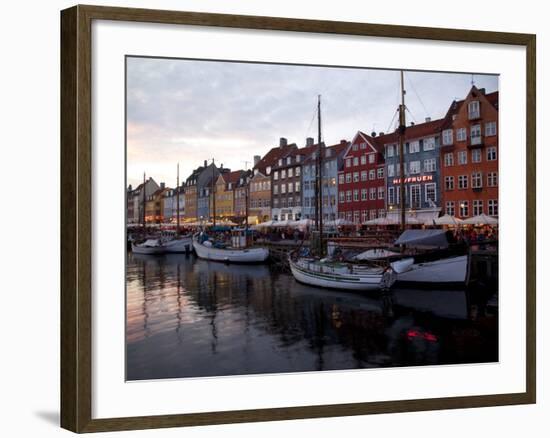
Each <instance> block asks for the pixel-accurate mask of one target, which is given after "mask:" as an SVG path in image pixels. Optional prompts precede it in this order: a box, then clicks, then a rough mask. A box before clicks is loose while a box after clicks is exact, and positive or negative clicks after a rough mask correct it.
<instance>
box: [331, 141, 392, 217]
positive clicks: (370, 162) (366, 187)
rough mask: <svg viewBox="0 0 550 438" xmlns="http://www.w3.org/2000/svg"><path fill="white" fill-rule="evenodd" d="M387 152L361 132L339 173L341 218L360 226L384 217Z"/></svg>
mask: <svg viewBox="0 0 550 438" xmlns="http://www.w3.org/2000/svg"><path fill="white" fill-rule="evenodd" d="M384 172H385V170H384V149H383V146H380V145H379V144H378V142H377V141H376V139H375V138H373V137H371V136H369V135H367V134H365V133H363V132H361V131H358V132H357V134H356V135H355V137H354V139H353V141H352V142H351V147H350V148H349V149H348V151H347V153H346V154H345V155H344V165H343V168H342V170H340V171H339V172H338V216H339V217H340V218H342V219H347V220H350V221H353V222H355V223H357V224H359V223H363V222H365V221H367V220H370V219H375V218H377V217H381V216H385V214H386V210H385V199H386V178H385V174H384Z"/></svg>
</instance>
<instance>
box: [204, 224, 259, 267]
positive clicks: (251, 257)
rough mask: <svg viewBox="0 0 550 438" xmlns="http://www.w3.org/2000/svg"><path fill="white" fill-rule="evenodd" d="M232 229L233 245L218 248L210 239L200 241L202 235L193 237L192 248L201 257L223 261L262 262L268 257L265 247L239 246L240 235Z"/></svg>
mask: <svg viewBox="0 0 550 438" xmlns="http://www.w3.org/2000/svg"><path fill="white" fill-rule="evenodd" d="M237 234H238V232H235V231H234V236H233V246H229V247H225V248H218V247H216V246H215V245H214V244H213V243H212V242H211V241H210V240H205V241H201V239H202V236H200V235H197V236H195V237H194V238H193V248H194V249H195V252H196V253H197V256H199V257H200V258H201V259H205V260H213V261H216V262H225V263H262V262H265V261H266V260H267V258H268V257H269V250H268V249H267V248H257V247H242V246H239V241H240V240H241V239H240V237H241V236H238V235H237Z"/></svg>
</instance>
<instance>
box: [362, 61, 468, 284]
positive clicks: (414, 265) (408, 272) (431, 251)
mask: <svg viewBox="0 0 550 438" xmlns="http://www.w3.org/2000/svg"><path fill="white" fill-rule="evenodd" d="M405 109H406V107H405V89H404V78H403V71H401V104H400V105H399V128H398V133H399V158H400V160H399V166H400V174H401V175H405V172H404V168H405V165H404V156H405V151H404V138H405V130H406V119H405ZM404 181H405V178H401V193H402V194H403V196H401V205H400V209H401V212H400V213H401V215H400V216H401V218H400V224H401V230H402V234H401V235H400V236H399V238H398V239H397V240H396V241H395V242H394V245H396V246H399V247H400V248H401V252H400V253H390V254H385V255H384V254H380V253H378V254H377V253H376V251H374V252H373V250H369V251H365V252H364V253H362V254H359V255H358V256H356V258H359V259H364V260H371V261H377V262H382V261H385V262H386V263H389V264H390V266H392V268H393V270H394V271H396V273H397V281H398V282H399V283H411V284H424V285H432V286H433V285H445V286H450V285H453V286H454V285H460V286H462V285H465V284H466V283H467V282H468V276H469V257H468V255H465V254H464V248H460V247H458V246H457V245H453V243H452V242H449V239H448V235H447V233H446V232H445V231H444V230H406V229H405V225H406V218H405V196H404V194H405V193H406V191H405V183H404ZM408 250H412V251H413V254H407V251H408Z"/></svg>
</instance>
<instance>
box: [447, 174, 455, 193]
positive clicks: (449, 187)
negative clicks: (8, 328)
mask: <svg viewBox="0 0 550 438" xmlns="http://www.w3.org/2000/svg"><path fill="white" fill-rule="evenodd" d="M454 188H455V177H454V176H446V177H445V190H454Z"/></svg>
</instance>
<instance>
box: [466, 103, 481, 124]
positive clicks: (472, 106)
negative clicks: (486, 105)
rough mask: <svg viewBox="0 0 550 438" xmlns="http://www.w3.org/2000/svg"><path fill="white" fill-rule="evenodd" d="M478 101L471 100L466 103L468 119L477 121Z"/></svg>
mask: <svg viewBox="0 0 550 438" xmlns="http://www.w3.org/2000/svg"><path fill="white" fill-rule="evenodd" d="M479 116H480V114H479V100H472V101H471V102H470V103H468V119H470V120H473V119H479Z"/></svg>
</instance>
